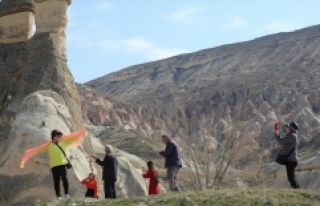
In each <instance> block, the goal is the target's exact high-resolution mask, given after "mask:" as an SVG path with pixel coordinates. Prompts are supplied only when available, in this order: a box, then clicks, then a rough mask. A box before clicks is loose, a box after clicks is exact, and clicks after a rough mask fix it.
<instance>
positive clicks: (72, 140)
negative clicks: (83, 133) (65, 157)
mask: <svg viewBox="0 0 320 206" xmlns="http://www.w3.org/2000/svg"><path fill="white" fill-rule="evenodd" d="M79 138H81V137H71V138H68V139H64V140H62V141H61V142H62V143H63V144H64V145H65V146H66V147H68V146H70V145H72V144H73V143H74V142H76V141H78V139H79Z"/></svg>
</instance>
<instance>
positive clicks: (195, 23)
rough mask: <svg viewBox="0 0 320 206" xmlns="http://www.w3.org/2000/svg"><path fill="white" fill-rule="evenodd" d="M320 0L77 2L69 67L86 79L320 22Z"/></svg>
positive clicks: (69, 41)
mask: <svg viewBox="0 0 320 206" xmlns="http://www.w3.org/2000/svg"><path fill="white" fill-rule="evenodd" d="M319 8H320V1H319V0H90V1H86V0H73V1H72V4H71V5H70V7H69V9H68V19H69V22H68V27H67V52H68V65H69V68H70V70H71V72H72V73H73V76H74V78H75V80H76V82H79V83H85V82H87V81H89V80H92V79H95V78H98V77H100V76H104V75H106V74H108V73H112V72H115V71H118V70H121V69H124V68H126V67H129V66H133V65H136V64H140V63H145V62H149V61H154V60H159V59H163V58H166V57H170V56H174V55H177V54H181V53H190V52H195V51H198V50H201V49H206V48H212V47H216V46H220V45H223V44H230V43H236V42H240V41H247V40H251V39H254V38H257V37H260V36H265V35H268V34H273V33H279V32H288V31H294V30H296V29H301V28H304V27H308V26H312V25H317V24H320V12H319Z"/></svg>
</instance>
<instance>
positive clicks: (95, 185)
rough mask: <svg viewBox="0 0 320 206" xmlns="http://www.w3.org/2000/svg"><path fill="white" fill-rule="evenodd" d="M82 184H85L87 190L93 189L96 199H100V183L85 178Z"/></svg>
mask: <svg viewBox="0 0 320 206" xmlns="http://www.w3.org/2000/svg"><path fill="white" fill-rule="evenodd" d="M81 183H82V184H84V185H85V186H86V187H87V189H92V190H93V191H94V196H93V197H94V198H97V197H98V183H97V181H96V180H95V179H89V178H85V179H83V180H82V181H81Z"/></svg>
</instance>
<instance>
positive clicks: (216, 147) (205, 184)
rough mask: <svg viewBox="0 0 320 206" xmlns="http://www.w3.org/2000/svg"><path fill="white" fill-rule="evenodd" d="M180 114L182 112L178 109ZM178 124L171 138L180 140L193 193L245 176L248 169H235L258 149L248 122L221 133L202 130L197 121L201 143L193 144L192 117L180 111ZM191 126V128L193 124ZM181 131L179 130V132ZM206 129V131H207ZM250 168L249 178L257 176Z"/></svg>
mask: <svg viewBox="0 0 320 206" xmlns="http://www.w3.org/2000/svg"><path fill="white" fill-rule="evenodd" d="M181 111H183V110H181ZM181 117H182V118H180V121H179V127H178V128H177V129H176V131H175V132H174V135H173V136H179V137H182V138H181V139H183V140H185V141H181V142H180V145H181V147H182V148H183V152H182V154H183V159H184V163H185V165H186V167H187V170H188V175H189V178H190V182H191V185H192V187H193V189H194V190H197V191H202V190H204V189H209V188H212V187H215V188H219V187H220V186H221V185H228V183H230V182H232V181H235V180H236V179H237V178H243V177H245V175H244V173H247V174H248V170H246V171H245V170H242V171H239V170H235V169H233V168H232V167H233V166H236V165H237V163H238V162H239V161H240V160H243V159H246V157H248V155H249V154H251V153H253V150H254V148H256V147H257V144H256V143H255V141H253V137H255V136H256V135H257V134H256V132H255V131H247V130H248V129H247V126H248V122H240V121H239V122H237V123H235V124H233V125H232V126H231V127H230V128H227V129H225V130H224V131H219V130H218V129H217V128H216V127H213V126H212V127H210V128H208V127H204V126H202V125H201V120H200V121H199V120H198V121H197V122H198V123H199V125H198V131H197V132H196V133H197V136H198V137H201V141H198V142H200V143H198V144H195V140H194V139H192V136H195V135H194V133H195V132H193V133H192V131H191V123H192V122H194V121H193V119H194V118H195V117H194V116H193V117H191V116H190V115H189V116H187V114H186V112H183V115H182V116H181ZM192 126H193V127H194V125H192ZM181 128H182V129H181ZM208 130H209V131H208ZM250 168H251V171H250V172H251V175H254V176H255V175H256V174H255V173H254V172H257V169H258V168H259V167H255V169H254V170H252V168H253V167H250Z"/></svg>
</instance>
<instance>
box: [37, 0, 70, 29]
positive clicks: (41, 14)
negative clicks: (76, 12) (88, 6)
mask: <svg viewBox="0 0 320 206" xmlns="http://www.w3.org/2000/svg"><path fill="white" fill-rule="evenodd" d="M35 1H36V2H37V4H36V27H37V30H36V33H44V32H49V33H62V34H63V35H65V34H64V30H65V28H66V26H67V23H68V16H67V9H68V6H69V5H70V4H71V1H70V0H35Z"/></svg>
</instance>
